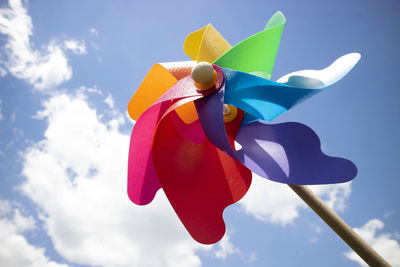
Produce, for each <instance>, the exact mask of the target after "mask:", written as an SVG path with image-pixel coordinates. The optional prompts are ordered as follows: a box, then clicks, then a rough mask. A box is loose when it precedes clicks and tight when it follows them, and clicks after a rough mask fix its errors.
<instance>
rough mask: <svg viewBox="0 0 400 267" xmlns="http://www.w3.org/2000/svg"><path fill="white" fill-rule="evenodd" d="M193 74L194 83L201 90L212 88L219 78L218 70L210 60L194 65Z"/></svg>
mask: <svg viewBox="0 0 400 267" xmlns="http://www.w3.org/2000/svg"><path fill="white" fill-rule="evenodd" d="M191 74H192V78H193V80H194V84H195V85H196V87H197V89H198V90H200V91H203V90H208V89H210V88H211V87H213V86H214V84H215V82H216V81H217V79H218V75H217V72H216V71H215V70H214V68H213V66H212V65H211V64H210V63H208V62H199V63H197V65H196V66H194V67H193V69H192V73H191Z"/></svg>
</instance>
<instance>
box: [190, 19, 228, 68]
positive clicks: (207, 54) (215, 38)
mask: <svg viewBox="0 0 400 267" xmlns="http://www.w3.org/2000/svg"><path fill="white" fill-rule="evenodd" d="M229 49H231V45H230V44H229V43H228V42H227V41H226V40H225V39H224V37H222V35H221V34H220V33H219V32H218V31H217V30H216V29H215V28H214V27H213V26H212V25H211V24H208V25H207V26H205V27H203V28H201V29H200V30H197V31H195V32H192V33H190V34H189V35H188V36H187V37H186V39H185V43H184V45H183V50H184V51H185V54H186V55H188V56H189V57H191V58H192V59H193V60H197V62H200V61H205V62H208V63H212V62H214V61H215V60H216V59H217V58H219V57H220V56H221V55H222V54H224V53H225V52H226V51H228V50H229Z"/></svg>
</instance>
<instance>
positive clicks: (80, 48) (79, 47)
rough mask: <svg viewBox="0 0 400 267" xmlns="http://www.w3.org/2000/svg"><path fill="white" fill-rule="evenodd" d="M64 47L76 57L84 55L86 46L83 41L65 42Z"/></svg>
mask: <svg viewBox="0 0 400 267" xmlns="http://www.w3.org/2000/svg"><path fill="white" fill-rule="evenodd" d="M64 45H65V48H66V49H67V50H71V51H72V52H73V53H74V54H76V55H84V54H86V45H85V42H84V41H77V40H65V41H64Z"/></svg>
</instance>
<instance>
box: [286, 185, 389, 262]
mask: <svg viewBox="0 0 400 267" xmlns="http://www.w3.org/2000/svg"><path fill="white" fill-rule="evenodd" d="M289 187H290V188H291V189H292V190H293V191H294V192H295V193H296V194H297V195H299V197H300V198H301V199H303V200H304V202H305V203H306V204H307V205H308V206H309V207H310V208H312V209H313V210H314V211H315V212H316V213H317V214H318V215H319V217H321V219H322V220H324V221H325V222H326V223H327V224H328V225H329V226H330V227H331V228H332V230H333V231H335V232H336V233H337V234H338V235H339V236H340V237H341V238H342V239H343V241H344V242H346V243H347V245H349V246H350V247H351V248H352V249H353V250H354V252H356V253H357V254H358V255H359V256H360V257H361V258H362V259H363V260H364V261H365V262H366V263H367V264H368V265H369V266H384V267H387V266H391V265H390V264H389V263H388V262H387V261H386V260H385V259H384V258H382V257H381V255H379V254H378V253H377V252H376V251H375V250H374V249H373V248H372V247H371V246H370V245H368V244H367V243H366V242H365V241H364V240H363V239H362V238H361V237H360V236H359V235H358V234H357V233H356V232H354V230H353V229H351V227H350V226H348V225H347V224H346V223H345V222H344V221H343V220H342V218H340V217H339V216H338V215H337V214H336V213H335V212H334V211H333V210H331V209H330V208H329V207H328V206H327V205H326V204H325V203H324V202H323V201H322V200H321V199H320V198H319V197H318V196H317V195H316V194H314V193H313V192H312V191H311V190H310V189H309V188H308V187H307V186H304V185H289Z"/></svg>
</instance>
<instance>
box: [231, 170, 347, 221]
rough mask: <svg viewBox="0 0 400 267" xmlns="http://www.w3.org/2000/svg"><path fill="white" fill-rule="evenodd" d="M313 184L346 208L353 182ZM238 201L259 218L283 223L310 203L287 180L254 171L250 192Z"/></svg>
mask: <svg viewBox="0 0 400 267" xmlns="http://www.w3.org/2000/svg"><path fill="white" fill-rule="evenodd" d="M310 188H311V189H312V190H313V191H314V192H315V193H316V194H318V195H319V196H320V197H321V198H322V199H323V200H324V201H325V202H326V203H327V205H328V206H330V207H331V208H333V209H336V210H343V209H344V208H345V201H346V200H347V198H348V197H349V195H350V193H351V183H344V184H335V185H318V186H310ZM239 203H240V204H241V206H242V207H243V208H244V210H245V211H246V212H247V213H249V214H251V215H253V216H254V217H255V218H256V219H258V220H261V221H264V222H270V223H277V224H281V225H283V226H285V225H287V224H290V223H292V222H293V221H294V220H295V219H296V218H297V217H298V216H299V211H300V209H303V208H305V207H307V206H306V205H305V204H304V202H303V201H302V200H301V199H300V198H299V197H298V196H297V195H296V194H295V193H294V192H293V191H292V190H291V189H290V188H289V187H288V186H287V185H286V184H280V183H275V182H271V181H269V180H267V179H264V178H261V177H259V176H257V175H256V174H253V182H252V185H251V187H250V190H249V192H248V193H247V194H246V195H245V196H244V198H243V199H242V200H241V201H240V202H239Z"/></svg>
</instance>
